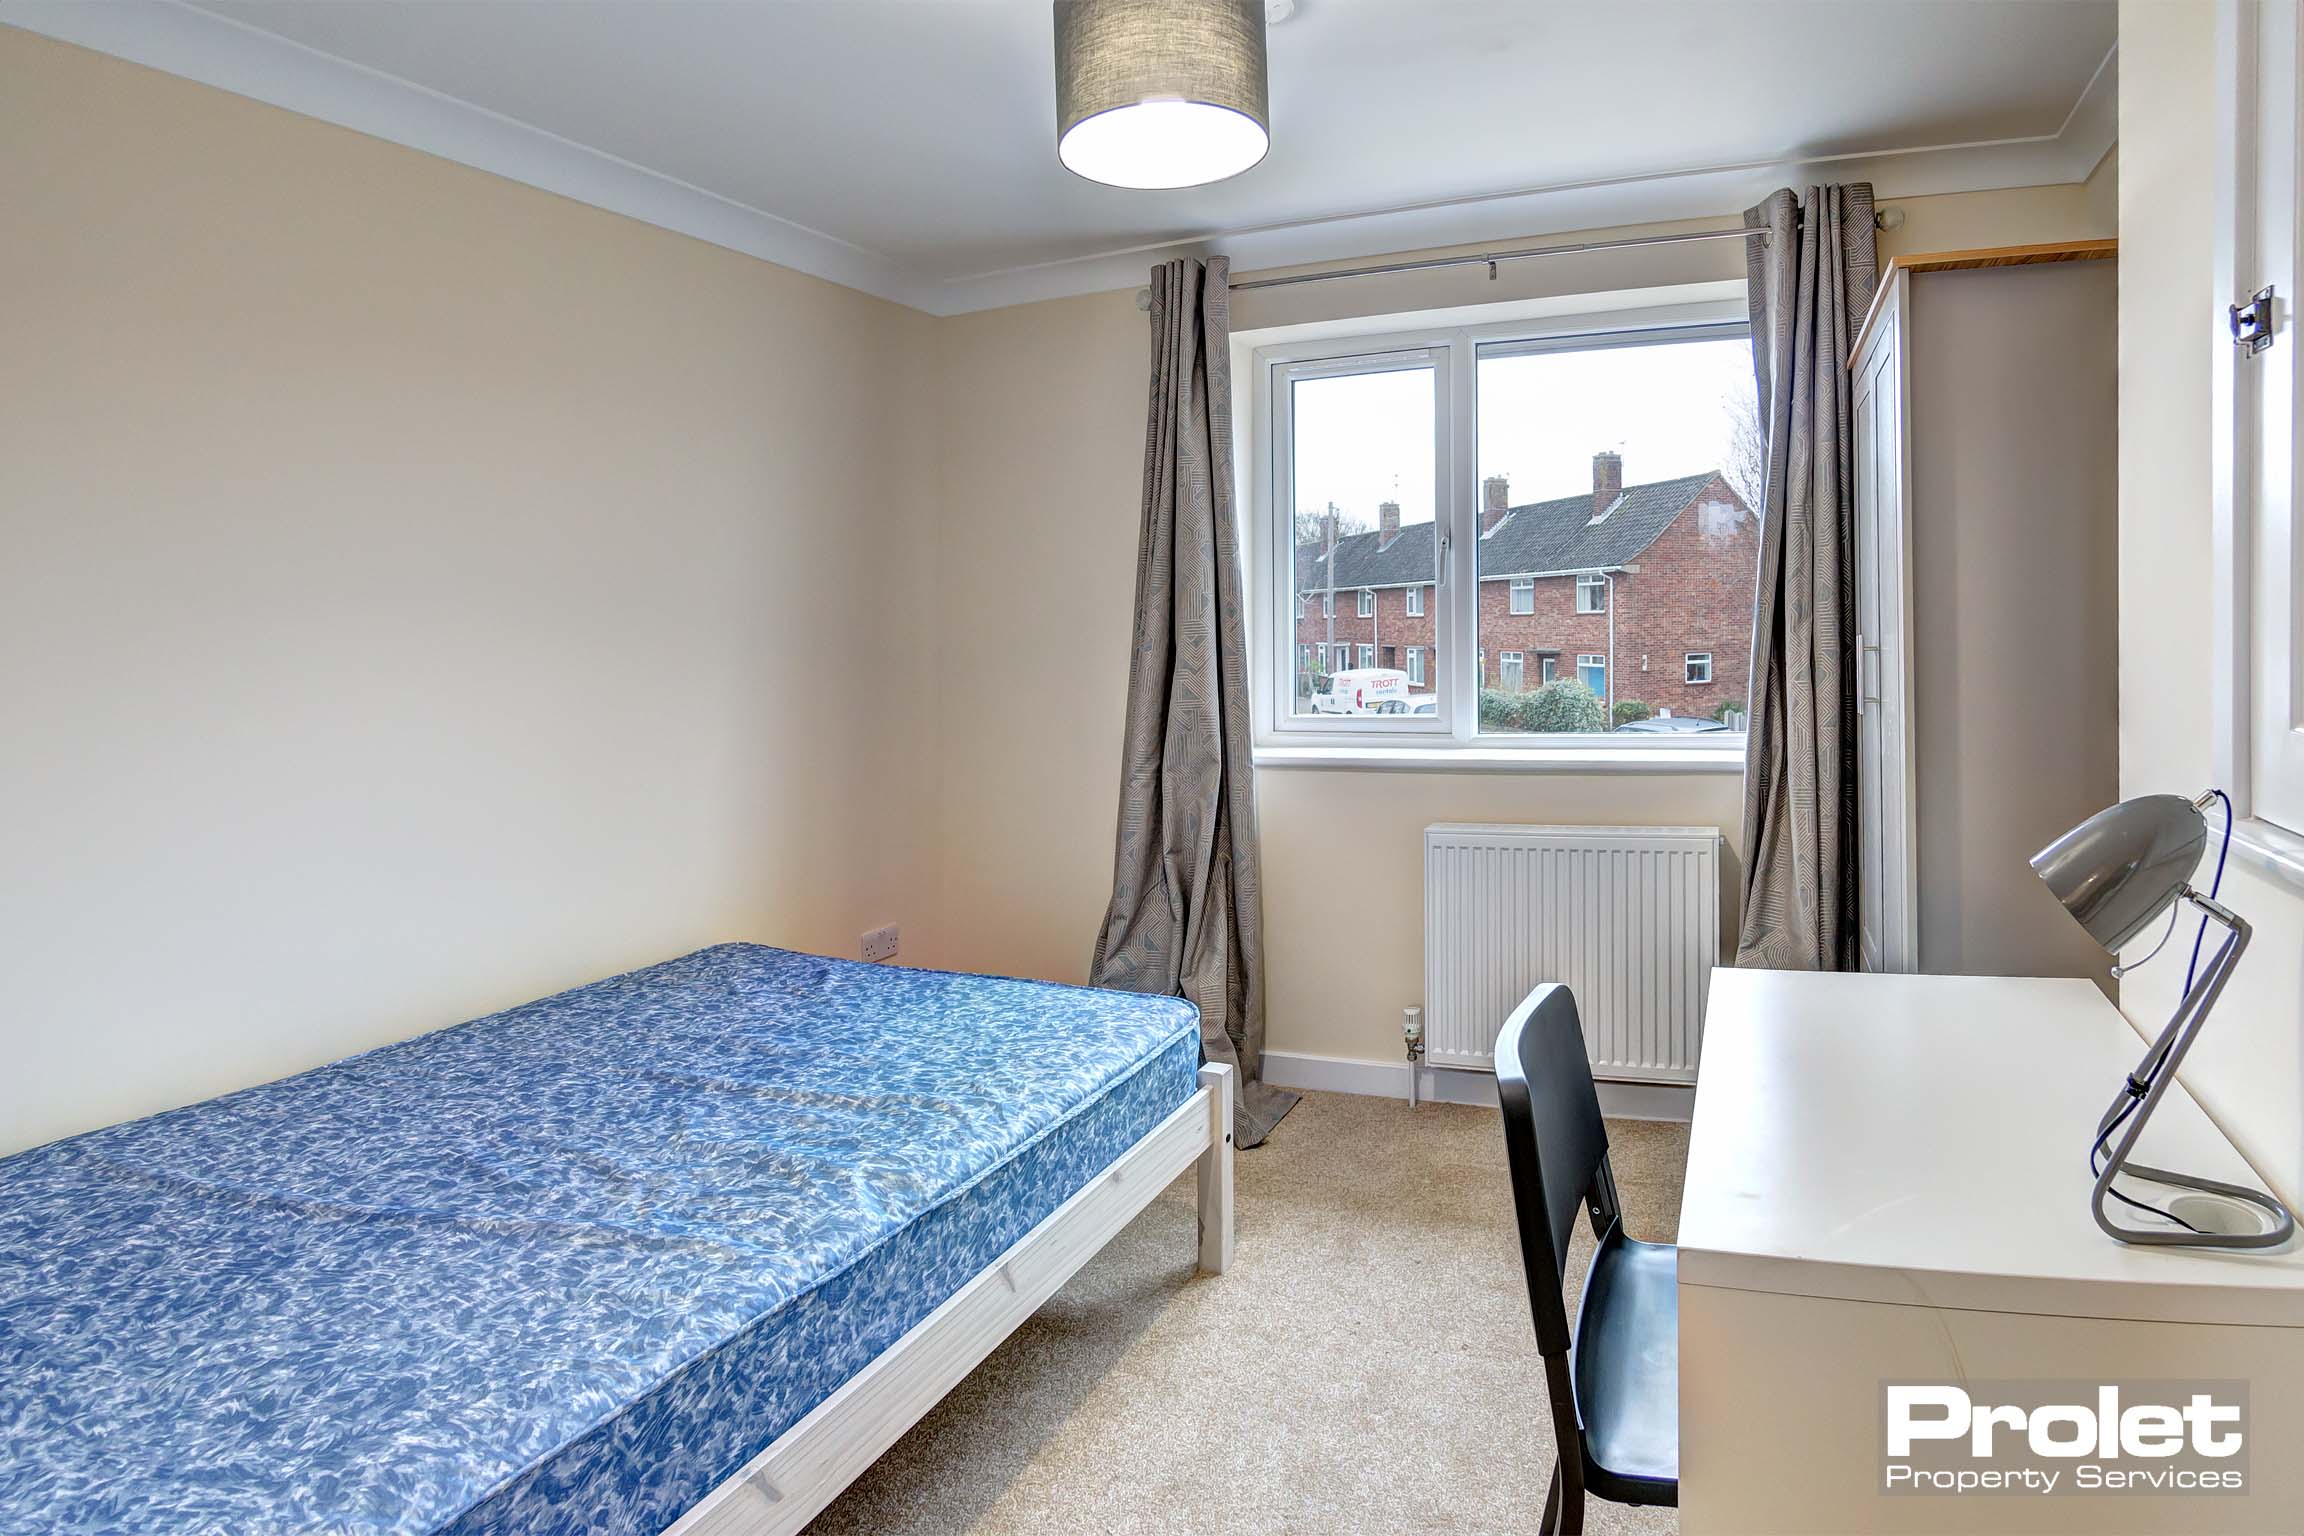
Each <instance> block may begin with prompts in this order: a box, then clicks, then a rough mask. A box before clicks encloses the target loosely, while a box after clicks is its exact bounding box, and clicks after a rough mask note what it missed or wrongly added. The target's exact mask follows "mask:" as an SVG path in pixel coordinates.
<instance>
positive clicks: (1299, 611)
mask: <svg viewBox="0 0 2304 1536" xmlns="http://www.w3.org/2000/svg"><path fill="white" fill-rule="evenodd" d="M1305 602H1306V599H1305V597H1304V595H1303V594H1302V593H1301V592H1299V593H1298V594H1297V595H1296V617H1297V618H1298V619H1302V618H1303V617H1304V604H1305Z"/></svg>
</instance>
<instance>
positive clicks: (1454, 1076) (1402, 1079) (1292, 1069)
mask: <svg viewBox="0 0 2304 1536" xmlns="http://www.w3.org/2000/svg"><path fill="white" fill-rule="evenodd" d="M1408 1071H1409V1068H1408V1063H1406V1062H1405V1061H1365V1060H1362V1059H1361V1058H1359V1057H1354V1056H1315V1055H1313V1054H1311V1053H1310V1052H1306V1051H1266V1052H1265V1053H1264V1081H1266V1082H1268V1083H1270V1084H1272V1085H1273V1086H1274V1087H1277V1088H1309V1089H1311V1090H1312V1091H1313V1092H1315V1093H1364V1094H1368V1095H1370V1096H1372V1097H1375V1098H1379V1099H1405V1098H1407V1097H1408ZM1416 1071H1417V1074H1418V1076H1417V1083H1416V1097H1417V1099H1418V1100H1420V1101H1421V1100H1425V1099H1430V1100H1433V1101H1435V1102H1437V1103H1441V1104H1479V1105H1485V1106H1487V1107H1488V1108H1491V1109H1493V1108H1494V1107H1495V1105H1496V1079H1495V1077H1494V1075H1493V1074H1491V1073H1487V1072H1468V1071H1458V1070H1455V1069H1453V1068H1447V1067H1419V1068H1417V1069H1416ZM1598 1087H1599V1089H1600V1113H1602V1114H1604V1115H1609V1116H1613V1117H1614V1118H1616V1119H1618V1120H1686V1119H1688V1118H1690V1117H1691V1116H1692V1115H1693V1114H1694V1113H1695V1111H1696V1090H1695V1089H1693V1088H1684V1087H1681V1086H1680V1085H1679V1084H1677V1083H1616V1082H1602V1083H1600V1084H1599V1085H1598Z"/></svg>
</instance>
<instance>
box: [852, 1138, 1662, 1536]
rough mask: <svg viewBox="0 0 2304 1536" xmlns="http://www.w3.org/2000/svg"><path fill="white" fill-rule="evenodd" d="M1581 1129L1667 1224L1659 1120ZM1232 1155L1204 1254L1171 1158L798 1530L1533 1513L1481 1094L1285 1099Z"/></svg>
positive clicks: (1528, 1352)
mask: <svg viewBox="0 0 2304 1536" xmlns="http://www.w3.org/2000/svg"><path fill="white" fill-rule="evenodd" d="M1608 1134H1609V1139H1610V1143H1611V1151H1612V1156H1613V1162H1614V1165H1615V1170H1616V1182H1617V1192H1618V1195H1619V1196H1620V1198H1621V1199H1622V1202H1623V1206H1624V1213H1625V1225H1626V1227H1627V1228H1628V1230H1629V1231H1630V1232H1631V1234H1632V1235H1633V1236H1635V1237H1644V1238H1651V1239H1656V1240H1665V1241H1668V1240H1670V1239H1671V1238H1672V1237H1673V1235H1674V1230H1675V1227H1676V1224H1677V1220H1678V1214H1679V1209H1680V1182H1681V1175H1682V1171H1683V1169H1684V1167H1685V1164H1686V1161H1687V1155H1688V1129H1687V1127H1686V1126H1684V1125H1672V1124H1661V1123H1652V1122H1645V1121H1630V1120H1612V1121H1610V1122H1609V1123H1608ZM1237 1167H1238V1183H1237V1201H1238V1204H1237V1211H1236V1220H1237V1229H1238V1240H1239V1246H1238V1252H1237V1255H1236V1257H1235V1261H1234V1264H1233V1267H1232V1269H1231V1271H1230V1272H1229V1273H1227V1274H1225V1275H1223V1276H1222V1277H1220V1278H1209V1277H1205V1276H1201V1275H1198V1274H1197V1273H1196V1272H1195V1271H1194V1268H1193V1251H1194V1239H1193V1221H1194V1207H1193V1197H1192V1187H1193V1186H1192V1179H1191V1176H1190V1175H1189V1174H1188V1175H1186V1176H1185V1177H1184V1178H1183V1179H1181V1180H1179V1181H1177V1183H1176V1184H1175V1185H1174V1186H1173V1187H1171V1188H1170V1189H1168V1190H1167V1191H1166V1192H1164V1193H1163V1194H1162V1195H1161V1196H1160V1197H1159V1198H1158V1199H1156V1200H1155V1201H1153V1203H1152V1204H1151V1205H1150V1206H1148V1207H1146V1209H1145V1210H1144V1212H1143V1214H1142V1215H1141V1216H1139V1217H1138V1218H1137V1219H1136V1220H1135V1221H1134V1222H1133V1223H1132V1224H1131V1225H1130V1226H1129V1227H1128V1228H1127V1229H1126V1230H1125V1231H1123V1232H1122V1233H1121V1234H1120V1235H1119V1236H1118V1237H1116V1238H1114V1239H1113V1241H1112V1242H1111V1243H1110V1244H1109V1245H1108V1246H1107V1247H1106V1248H1105V1249H1104V1251H1103V1252H1102V1253H1100V1254H1098V1255H1097V1256H1096V1257H1095V1258H1094V1259H1092V1260H1090V1261H1089V1263H1088V1265H1087V1266H1086V1267H1085V1268H1084V1269H1082V1270H1081V1271H1080V1273H1079V1274H1078V1275H1076V1276H1074V1277H1073V1279H1072V1281H1071V1282H1070V1283H1069V1284H1068V1285H1066V1286H1065V1287H1064V1289H1063V1290H1062V1291H1060V1292H1058V1293H1057V1295H1056V1296H1055V1297H1053V1298H1052V1299H1051V1300H1050V1301H1049V1302H1048V1304H1047V1305H1046V1306H1045V1307H1043V1308H1041V1310H1040V1311H1039V1312H1038V1313H1037V1314H1036V1315H1035V1316H1034V1317H1033V1318H1032V1319H1031V1320H1030V1321H1029V1322H1027V1323H1026V1324H1025V1325H1024V1326H1023V1327H1022V1328H1020V1329H1019V1330H1017V1332H1016V1333H1015V1334H1014V1335H1013V1336H1012V1337H1010V1338H1009V1339H1008V1340H1007V1342H1006V1343H1004V1344H1002V1345H1001V1347H1000V1348H999V1349H997V1350H995V1351H994V1352H993V1353H992V1354H991V1356H989V1357H988V1358H987V1359H986V1360H985V1361H984V1363H983V1364H982V1365H980V1366H978V1367H977V1368H976V1370H975V1372H974V1373H973V1374H971V1375H970V1376H969V1377H968V1379H967V1380H966V1381H964V1382H962V1383H961V1384H960V1386H959V1387H958V1388H956V1389H955V1390H954V1391H953V1392H952V1394H951V1395H950V1396H949V1397H947V1398H946V1399H945V1400H944V1401H943V1402H942V1403H941V1404H939V1405H938V1406H937V1407H936V1408H935V1409H934V1410H932V1411H931V1412H930V1413H929V1415H928V1416H927V1417H926V1418H925V1419H923V1420H921V1421H920V1423H919V1424H918V1425H916V1426H914V1428H913V1429H912V1431H911V1432H910V1433H909V1434H907V1435H906V1436H905V1437H904V1438H903V1439H902V1440H900V1441H898V1442H897V1443H896V1444H895V1445H894V1446H893V1447H891V1448H890V1449H889V1451H888V1453H887V1454H886V1455H885V1456H883V1457H881V1458H880V1460H879V1461H878V1462H876V1463H875V1464H874V1465H873V1466H872V1467H871V1469H870V1470H868V1471H867V1472H866V1473H865V1474H864V1475H863V1476H862V1477H861V1478H859V1479H857V1481H856V1482H855V1483H854V1484H853V1485H852V1486H850V1487H849V1489H848V1490H847V1491H846V1492H845V1493H843V1494H842V1495H841V1496H840V1498H839V1499H838V1500H836V1501H835V1502H834V1503H833V1504H832V1505H831V1506H830V1507H829V1508H827V1509H826V1510H825V1511H824V1512H823V1513H822V1514H821V1515H819V1516H818V1517H817V1519H816V1521H815V1523H814V1524H812V1525H811V1526H810V1527H809V1536H1043V1533H1045V1536H1057V1533H1065V1536H1076V1533H1081V1532H1109V1533H1112V1536H1138V1533H1141V1536H1230V1533H1235V1532H1239V1533H1248V1532H1254V1533H1258V1536H1263V1533H1270V1532H1291V1533H1307V1536H1326V1533H1337V1536H1344V1533H1360V1532H1368V1533H1378V1532H1382V1533H1397V1532H1432V1533H1441V1532H1446V1533H1456V1536H1503V1533H1506V1532H1523V1531H1533V1530H1535V1528H1536V1523H1537V1519H1538V1516H1539V1515H1540V1514H1541V1512H1542V1508H1543V1501H1544V1488H1545V1483H1546V1480H1547V1479H1548V1478H1549V1476H1550V1474H1551V1466H1552V1429H1551V1423H1550V1419H1549V1417H1548V1414H1547V1412H1546V1409H1545V1400H1544V1383H1543V1371H1542V1366H1541V1363H1540V1362H1539V1360H1538V1357H1537V1354H1536V1341H1535V1335H1534V1333H1533V1332H1532V1331H1531V1327H1530V1323H1529V1318H1528V1297H1527V1291H1526V1289H1525V1286H1524V1284H1523V1281H1522V1277H1521V1268H1520V1252H1519V1246H1518V1238H1517V1237H1516V1235H1515V1233H1514V1230H1513V1225H1512V1213H1511V1207H1510V1203H1509V1196H1508V1190H1509V1183H1508V1180H1507V1178H1506V1175H1505V1169H1504V1144H1503V1133H1502V1130H1501V1129H1500V1125H1499V1122H1498V1120H1497V1116H1496V1113H1495V1111H1493V1110H1487V1109H1474V1108H1468V1107H1465V1106H1461V1105H1451V1104H1425V1105H1421V1106H1419V1107H1417V1108H1415V1109H1410V1108H1409V1107H1408V1106H1407V1105H1406V1104H1405V1103H1403V1102H1400V1101H1398V1100H1391V1099H1377V1098H1366V1097H1356V1096H1351V1095H1344V1094H1317V1093H1308V1094H1306V1095H1305V1096H1304V1101H1303V1103H1302V1104H1301V1105H1300V1106H1299V1107H1298V1108H1297V1109H1296V1110H1295V1112H1294V1113H1292V1114H1290V1115H1289V1116H1288V1118H1287V1119H1286V1120H1284V1121H1282V1122H1281V1123H1280V1126H1279V1128H1278V1129H1277V1130H1276V1131H1274V1132H1273V1134H1272V1137H1271V1139H1270V1140H1269V1141H1268V1142H1267V1143H1266V1144H1265V1145H1264V1146H1262V1147H1259V1148H1258V1149H1256V1150H1255V1151H1252V1152H1243V1153H1241V1154H1240V1156H1239V1158H1238V1163H1237ZM1591 1245H1592V1238H1591V1234H1590V1232H1589V1230H1588V1229H1587V1228H1586V1227H1584V1226H1583V1225H1582V1224H1579V1226H1578V1228H1577V1239H1576V1250H1575V1252H1574V1254H1573V1256H1572V1257H1571V1260H1570V1266H1569V1272H1570V1274H1571V1276H1578V1275H1581V1274H1582V1272H1583V1266H1584V1264H1585V1262H1586V1260H1587V1259H1588V1257H1589V1256H1590V1252H1591ZM1569 1309H1570V1314H1571V1315H1573V1314H1574V1309H1575V1299H1574V1296H1573V1294H1571V1296H1570V1299H1569ZM1677 1524H1678V1522H1677V1521H1676V1519H1675V1518H1674V1512H1673V1511H1671V1510H1668V1509H1663V1510H1646V1509H1628V1508H1625V1507H1623V1506H1619V1505H1613V1504H1606V1503H1601V1502H1598V1501H1590V1502H1588V1503H1587V1505H1586V1521H1585V1526H1586V1529H1587V1530H1589V1531H1592V1532H1596V1533H1616V1532H1627V1533H1629V1532H1670V1531H1673V1530H1676V1529H1677Z"/></svg>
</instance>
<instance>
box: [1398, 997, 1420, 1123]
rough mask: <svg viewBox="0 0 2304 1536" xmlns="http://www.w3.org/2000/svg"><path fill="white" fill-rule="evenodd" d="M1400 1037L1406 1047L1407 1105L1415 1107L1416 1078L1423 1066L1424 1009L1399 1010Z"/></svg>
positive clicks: (1411, 1107)
mask: <svg viewBox="0 0 2304 1536" xmlns="http://www.w3.org/2000/svg"><path fill="white" fill-rule="evenodd" d="M1400 1037H1401V1040H1402V1042H1403V1043H1404V1044H1405V1045H1406V1046H1407V1047H1408V1107H1409V1108H1410V1109H1414V1108H1415V1107H1416V1080H1417V1078H1418V1077H1419V1076H1420V1075H1421V1074H1422V1071H1423V1066H1424V1010H1423V1009H1422V1008H1403V1009H1401V1010H1400Z"/></svg>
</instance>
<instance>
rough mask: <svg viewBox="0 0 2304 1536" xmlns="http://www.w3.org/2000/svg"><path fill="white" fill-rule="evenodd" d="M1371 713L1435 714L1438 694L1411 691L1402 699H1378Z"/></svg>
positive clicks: (1438, 698) (1437, 705)
mask: <svg viewBox="0 0 2304 1536" xmlns="http://www.w3.org/2000/svg"><path fill="white" fill-rule="evenodd" d="M1371 713H1374V714H1379V715H1436V714H1438V713H1440V696H1439V695H1438V694H1436V693H1412V694H1410V695H1408V697H1406V698H1404V699H1383V700H1380V701H1378V703H1377V704H1376V706H1375V707H1374V709H1373V710H1372V711H1371Z"/></svg>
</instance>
